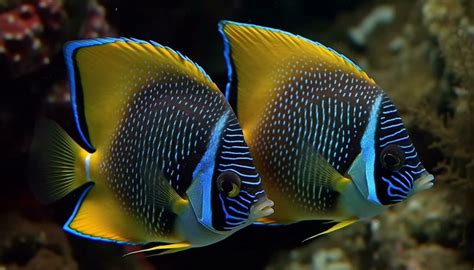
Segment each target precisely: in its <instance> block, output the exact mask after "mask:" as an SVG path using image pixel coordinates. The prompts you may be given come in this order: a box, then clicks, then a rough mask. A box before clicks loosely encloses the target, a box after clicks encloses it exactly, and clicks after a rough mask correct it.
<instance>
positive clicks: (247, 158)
mask: <svg viewBox="0 0 474 270" xmlns="http://www.w3.org/2000/svg"><path fill="white" fill-rule="evenodd" d="M221 158H222V159H227V160H250V161H253V158H250V157H224V156H222V157H221Z"/></svg>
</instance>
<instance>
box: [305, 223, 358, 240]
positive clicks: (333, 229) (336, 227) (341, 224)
mask: <svg viewBox="0 0 474 270" xmlns="http://www.w3.org/2000/svg"><path fill="white" fill-rule="evenodd" d="M357 220H358V219H356V218H354V219H347V220H343V221H341V222H338V223H337V224H336V225H334V226H332V227H331V228H329V229H328V230H325V231H324V232H322V233H318V234H316V235H313V236H311V237H308V238H306V239H305V240H303V242H306V241H308V240H311V239H313V238H316V237H318V236H321V235H323V234H328V233H332V232H334V231H337V230H339V229H342V228H344V227H347V226H349V225H352V224H354V223H356V222H357Z"/></svg>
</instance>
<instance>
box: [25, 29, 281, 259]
mask: <svg viewBox="0 0 474 270" xmlns="http://www.w3.org/2000/svg"><path fill="white" fill-rule="evenodd" d="M64 52H65V59H66V64H67V68H68V73H69V82H70V87H71V100H72V108H73V114H74V120H75V124H76V126H77V131H78V132H77V133H78V137H79V138H80V144H78V143H77V142H75V141H74V140H73V139H71V137H69V136H68V135H67V134H66V133H65V131H64V130H62V129H61V128H60V127H59V126H58V125H57V124H56V123H54V122H52V121H51V120H41V121H40V122H39V124H38V125H37V133H36V134H37V135H36V139H35V141H34V143H33V149H34V150H33V152H34V153H37V154H36V158H35V160H36V161H38V162H39V164H38V166H39V168H40V172H41V173H40V175H41V176H42V177H36V179H35V180H34V181H33V183H32V187H33V190H34V191H35V193H36V194H37V195H38V197H39V198H40V199H42V200H43V201H45V202H52V201H56V200H58V199H60V198H62V197H64V196H66V195H67V194H68V193H70V192H71V191H73V190H75V189H78V188H79V187H81V186H84V185H85V186H86V187H87V188H84V192H83V193H82V195H81V196H80V198H79V200H78V202H77V205H76V207H75V209H74V211H73V213H72V215H71V217H70V218H69V220H68V221H67V222H66V224H65V225H64V227H63V228H64V230H66V231H67V232H70V233H72V234H75V235H79V236H83V237H86V238H90V239H94V240H102V241H112V242H116V243H123V244H146V243H153V242H160V243H167V244H163V245H158V246H154V247H152V248H148V249H144V250H141V251H140V252H148V251H153V250H160V251H163V250H166V251H164V252H165V253H172V252H176V251H181V250H184V249H188V248H191V247H200V246H206V245H209V244H212V243H215V242H217V241H220V240H222V239H224V238H226V237H228V236H229V235H231V234H232V233H234V232H236V231H237V230H239V229H241V228H243V227H245V226H247V225H249V224H251V223H252V222H253V221H255V220H256V219H257V218H261V217H265V216H267V215H269V214H271V213H272V212H273V210H272V205H273V202H272V201H271V200H269V199H268V198H267V196H266V195H265V192H264V190H263V189H262V184H261V179H260V176H259V174H258V173H257V171H256V169H255V167H254V165H253V161H252V157H251V155H250V154H249V150H248V146H247V145H246V143H245V141H244V138H243V134H242V130H241V128H240V125H239V123H238V121H237V119H236V116H235V114H234V113H233V111H232V109H231V107H230V105H229V104H228V103H227V101H226V99H225V97H224V95H223V94H222V93H221V92H220V91H219V89H218V88H217V86H216V85H215V84H214V83H213V82H212V81H211V79H210V78H209V77H208V75H206V73H205V72H204V71H203V70H202V69H201V68H200V67H199V66H197V65H196V64H194V63H193V62H191V60H189V59H188V58H186V57H184V56H183V55H181V54H179V53H177V52H175V51H173V50H172V49H170V48H168V47H163V46H161V45H159V44H157V43H155V42H145V41H142V40H137V39H127V38H105V39H93V40H82V41H73V42H70V43H68V44H67V45H66V46H65V49H64ZM80 145H82V147H81V146H80Z"/></svg>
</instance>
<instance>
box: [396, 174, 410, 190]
mask: <svg viewBox="0 0 474 270" xmlns="http://www.w3.org/2000/svg"><path fill="white" fill-rule="evenodd" d="M398 175H399V176H401V177H402V178H403V179H405V181H406V183H408V185H409V186H410V187H407V188H408V189H411V188H412V187H413V183H412V181H413V178H412V177H411V175H410V174H408V176H409V177H410V179H408V178H407V177H406V176H405V175H404V174H403V173H401V172H398Z"/></svg>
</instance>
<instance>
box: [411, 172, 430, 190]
mask: <svg viewBox="0 0 474 270" xmlns="http://www.w3.org/2000/svg"><path fill="white" fill-rule="evenodd" d="M434 180H435V179H434V176H433V175H432V174H430V173H429V172H424V173H423V174H422V175H421V176H420V177H418V179H416V180H415V187H414V192H415V193H416V192H420V191H423V190H427V189H430V188H432V187H433V186H434Z"/></svg>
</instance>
